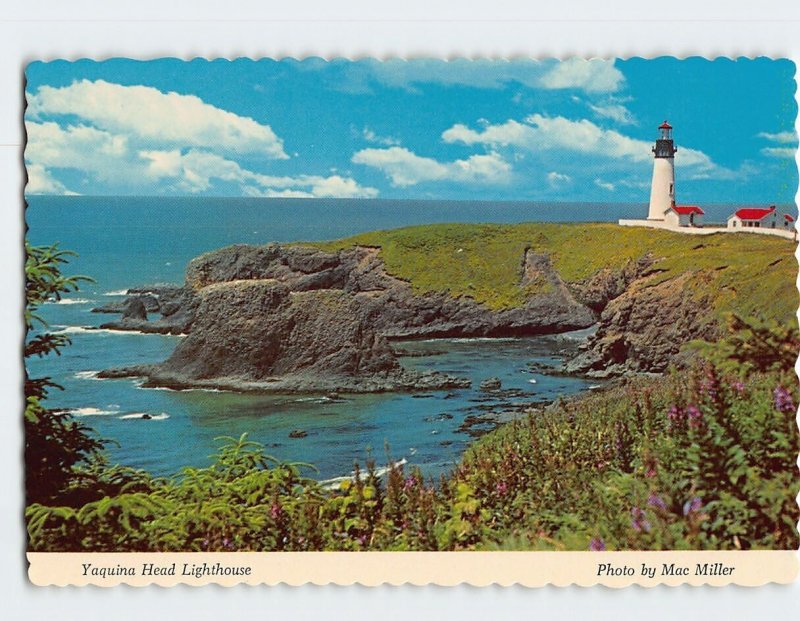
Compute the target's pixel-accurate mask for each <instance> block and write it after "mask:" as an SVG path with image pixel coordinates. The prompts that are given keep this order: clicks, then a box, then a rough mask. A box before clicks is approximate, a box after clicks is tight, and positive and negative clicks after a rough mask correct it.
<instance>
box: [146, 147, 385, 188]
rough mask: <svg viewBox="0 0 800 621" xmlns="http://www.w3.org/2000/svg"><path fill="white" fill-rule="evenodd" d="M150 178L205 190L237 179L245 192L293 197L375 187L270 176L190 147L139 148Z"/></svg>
mask: <svg viewBox="0 0 800 621" xmlns="http://www.w3.org/2000/svg"><path fill="white" fill-rule="evenodd" d="M139 155H140V156H141V157H142V158H143V159H144V160H147V161H148V165H147V170H148V173H149V174H150V175H151V176H153V177H154V178H158V179H168V180H174V181H175V182H176V187H177V188H178V189H181V190H184V191H187V192H192V193H197V192H204V191H206V190H208V189H209V188H210V187H211V186H212V184H213V180H215V179H219V180H221V181H226V182H234V183H239V184H240V185H241V189H242V192H243V193H244V194H245V195H247V196H271V197H294V198H374V197H375V196H377V195H378V191H377V190H376V189H375V188H370V187H364V186H361V185H359V184H358V183H357V182H356V181H355V180H354V179H350V178H348V177H341V176H340V175H331V176H329V177H321V176H317V175H297V176H280V177H278V176H273V175H264V174H261V173H257V172H253V171H251V170H247V169H245V168H242V167H241V166H240V165H239V164H238V163H236V162H234V161H232V160H228V159H225V158H224V157H222V156H220V155H217V154H215V153H209V152H207V151H197V150H191V151H189V152H188V153H186V154H181V153H180V152H179V151H167V152H164V151H141V152H140V153H139Z"/></svg>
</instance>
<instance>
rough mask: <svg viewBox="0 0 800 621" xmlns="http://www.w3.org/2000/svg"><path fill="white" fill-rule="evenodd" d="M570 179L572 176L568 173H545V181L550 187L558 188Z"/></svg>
mask: <svg viewBox="0 0 800 621" xmlns="http://www.w3.org/2000/svg"><path fill="white" fill-rule="evenodd" d="M571 181H572V177H570V176H569V175H565V174H563V173H557V172H555V171H553V172H549V173H547V183H549V184H550V187H552V188H559V187H562V186H564V185H566V184H568V183H570V182H571Z"/></svg>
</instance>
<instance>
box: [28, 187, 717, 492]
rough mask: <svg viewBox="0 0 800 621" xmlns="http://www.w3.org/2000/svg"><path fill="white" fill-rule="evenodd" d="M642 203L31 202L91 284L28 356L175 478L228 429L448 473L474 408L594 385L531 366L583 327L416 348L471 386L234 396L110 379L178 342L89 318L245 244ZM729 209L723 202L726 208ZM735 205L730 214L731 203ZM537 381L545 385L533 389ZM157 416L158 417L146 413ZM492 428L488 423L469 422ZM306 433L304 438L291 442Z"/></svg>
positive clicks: (66, 401)
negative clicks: (491, 386)
mask: <svg viewBox="0 0 800 621" xmlns="http://www.w3.org/2000/svg"><path fill="white" fill-rule="evenodd" d="M642 209H643V206H640V205H619V204H542V203H499V204H491V203H480V202H445V201H442V202H434V201H380V200H373V201H322V200H298V199H294V200H289V199H219V198H180V199H176V198H130V197H125V198H122V197H112V198H106V197H103V198H100V197H88V198H87V197H32V198H31V199H29V209H28V212H27V221H28V224H29V227H30V231H29V237H30V239H31V241H32V242H33V243H34V244H49V243H52V242H55V241H58V242H59V243H60V245H61V246H62V247H64V248H69V249H71V250H74V251H76V252H77V253H79V257H77V258H76V259H74V260H73V261H72V262H71V263H70V265H69V266H68V268H67V269H66V270H65V271H66V272H67V273H70V274H77V273H80V274H86V275H89V276H91V277H92V278H94V279H95V282H94V283H91V284H86V285H84V286H82V287H81V291H80V292H79V293H76V294H73V295H71V296H70V297H69V298H68V299H67V300H66V302H67V303H60V304H48V305H46V306H45V307H44V308H43V309H42V313H41V314H42V315H43V316H44V318H45V319H46V320H47V321H49V322H50V324H51V326H52V329H53V330H63V331H66V332H68V333H69V334H70V335H71V336H72V339H73V344H72V345H71V346H70V347H68V348H66V349H65V350H64V352H63V354H62V355H61V356H60V357H56V356H52V357H50V358H47V359H43V360H32V361H30V364H29V368H30V373H31V374H32V375H33V376H40V375H49V376H50V377H52V378H53V380H55V381H56V382H58V383H60V384H61V385H63V386H64V389H65V390H64V391H55V392H54V393H53V394H52V398H51V399H50V404H51V405H52V407H59V408H65V409H68V410H71V411H73V412H74V413H75V414H76V416H80V417H81V420H83V421H84V422H87V423H88V424H90V425H91V426H92V427H94V428H95V429H96V430H97V431H98V433H99V434H100V435H101V436H103V437H107V438H112V439H114V440H115V441H116V442H117V444H114V445H110V446H109V448H108V451H109V453H110V456H111V458H112V459H113V460H115V461H118V462H119V463H123V464H126V465H130V466H135V467H141V468H145V469H147V470H149V471H151V472H153V473H155V474H171V473H174V472H176V471H177V470H178V469H180V468H181V467H183V466H188V465H193V466H200V465H205V464H207V463H208V456H209V455H210V454H212V453H213V452H214V450H215V447H216V446H217V443H216V442H215V440H214V439H215V438H216V437H218V436H238V435H240V434H241V433H244V432H247V433H249V434H250V437H251V438H252V439H254V440H257V441H259V442H262V443H264V444H265V445H267V447H268V449H267V450H268V452H269V453H270V454H272V455H274V456H275V457H278V458H281V459H285V460H291V461H304V462H311V463H314V464H315V465H316V466H317V467H318V468H319V471H320V472H319V477H320V478H329V477H335V476H340V475H342V474H346V473H347V472H349V471H350V470H351V469H352V466H353V462H354V460H359V461H360V462H361V463H363V461H364V458H365V457H366V455H367V452H368V451H369V450H370V449H371V451H372V454H373V455H374V457H375V458H376V459H377V460H378V461H379V462H383V461H384V460H385V453H384V445H385V444H387V443H388V445H389V447H390V451H391V456H392V458H393V459H403V458H404V459H406V460H407V461H408V462H409V463H411V464H416V465H419V466H420V467H421V468H422V469H423V471H424V472H425V473H426V474H427V475H430V476H438V475H439V474H440V473H442V472H445V471H447V470H448V469H450V468H451V466H452V465H453V464H454V463H455V462H456V461H457V460H458V458H459V456H460V455H461V453H462V452H463V451H464V449H465V447H466V446H467V445H468V444H469V443H470V442H471V441H472V439H473V436H472V435H470V433H467V431H465V430H463V429H461V430H460V429H459V428H460V427H461V425H462V423H463V422H464V420H465V419H466V418H467V417H470V416H472V417H474V416H476V415H477V416H489V417H490V418H492V417H494V418H496V417H497V416H499V414H500V413H501V412H503V411H506V410H509V409H512V410H513V407H514V406H515V405H519V404H522V403H528V402H533V401H547V400H552V399H554V398H556V397H557V396H558V395H567V394H574V393H576V392H579V391H581V390H585V389H587V388H588V387H589V384H588V383H587V382H586V381H585V380H581V379H578V378H569V377H553V376H547V375H542V374H539V373H535V372H531V369H530V368H529V364H530V363H532V362H538V363H540V364H544V365H557V364H558V363H559V361H560V360H561V358H562V357H563V352H564V350H569V349H571V348H573V347H574V346H575V344H576V342H577V341H576V338H575V336H574V335H567V336H555V337H539V338H530V339H499V340H486V339H460V340H459V339H456V340H447V341H422V342H415V343H403V344H400V345H399V346H400V347H402V348H403V349H405V350H415V351H417V353H425V352H427V353H430V354H433V355H427V356H414V357H404V358H403V363H404V364H405V365H407V366H409V367H413V368H420V369H436V370H440V371H445V372H448V373H452V374H454V375H460V376H465V377H469V378H470V379H472V380H473V383H474V386H473V388H471V389H467V390H459V391H452V392H434V393H425V394H417V395H410V394H381V395H360V396H346V397H344V398H343V399H342V400H338V401H331V400H329V399H325V398H313V397H297V396H286V397H275V396H253V395H237V394H233V393H223V392H208V391H182V392H176V391H170V390H153V389H142V388H140V387H139V386H138V385H137V383H136V382H135V381H131V380H103V381H100V380H97V379H94V378H93V377H92V374H93V372H96V371H98V370H101V369H105V368H110V367H115V366H122V365H131V364H143V363H152V362H159V361H162V360H164V359H165V358H167V357H168V356H169V354H170V353H171V351H172V350H173V348H174V347H175V344H176V342H177V339H178V338H180V337H173V336H162V335H141V334H133V333H118V332H103V331H87V330H85V329H84V328H85V327H87V326H97V325H99V324H100V323H103V322H105V321H108V320H109V318H110V316H108V315H98V314H93V313H90V312H89V311H90V309H91V308H92V307H94V306H98V305H100V304H102V303H104V302H107V301H109V300H115V299H120V297H119V292H120V291H122V290H125V289H127V288H129V287H133V286H137V285H146V284H154V283H160V282H173V283H179V282H181V281H182V279H183V271H184V268H185V265H186V263H187V262H188V261H189V260H190V259H191V258H193V257H195V256H197V255H198V254H200V253H202V252H205V251H209V250H213V249H215V248H219V247H220V246H224V245H228V244H232V243H253V244H263V243H267V242H269V241H280V242H287V241H296V240H320V239H334V238H337V237H342V236H346V235H352V234H355V233H358V232H362V231H368V230H374V229H384V228H395V227H399V226H407V225H412V224H421V223H426V222H454V221H460V222H523V221H614V220H616V219H618V218H620V217H634V216H637V215H638V214H639V212H640V211H641V210H642ZM721 209H722V208H721ZM727 211H728V208H725V212H727ZM491 376H497V377H500V378H501V380H502V381H503V387H504V389H514V391H513V394H505V395H503V396H502V397H500V398H487V396H486V395H485V394H483V393H480V391H479V390H478V383H479V382H480V381H481V380H483V379H486V378H487V377H491ZM531 380H534V382H535V383H532V382H531ZM143 413H146V414H149V415H150V416H151V417H152V418H151V419H150V420H143V419H141V414H143ZM482 428H483V429H485V428H487V425H478V426H476V427H473V428H472V430H473V431H475V430H476V429H482ZM294 430H303V431H305V432H306V433H307V436H306V437H305V438H298V439H292V438H289V434H290V432H292V431H294Z"/></svg>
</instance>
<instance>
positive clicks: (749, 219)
mask: <svg viewBox="0 0 800 621" xmlns="http://www.w3.org/2000/svg"><path fill="white" fill-rule="evenodd" d="M789 218H791V216H789ZM782 220H783V222H786V223H789V224H790V223H791V222H792V221H793V220H792V221H789V220H786V218H782ZM783 222H782V223H781V228H784V225H783ZM728 228H729V229H752V228H756V229H776V228H778V212H777V210H776V209H775V205H772V206H771V207H745V208H744V209H739V210H738V211H736V212H735V213H733V214H731V215H730V216H729V217H728ZM785 228H788V227H785Z"/></svg>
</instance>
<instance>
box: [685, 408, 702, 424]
mask: <svg viewBox="0 0 800 621" xmlns="http://www.w3.org/2000/svg"><path fill="white" fill-rule="evenodd" d="M686 414H687V416H688V417H689V427H691V428H692V429H698V428H699V427H701V426H702V424H703V413H702V412H701V411H700V410H699V409H698V407H697V406H696V405H690V406H689V407H688V408H686Z"/></svg>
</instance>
